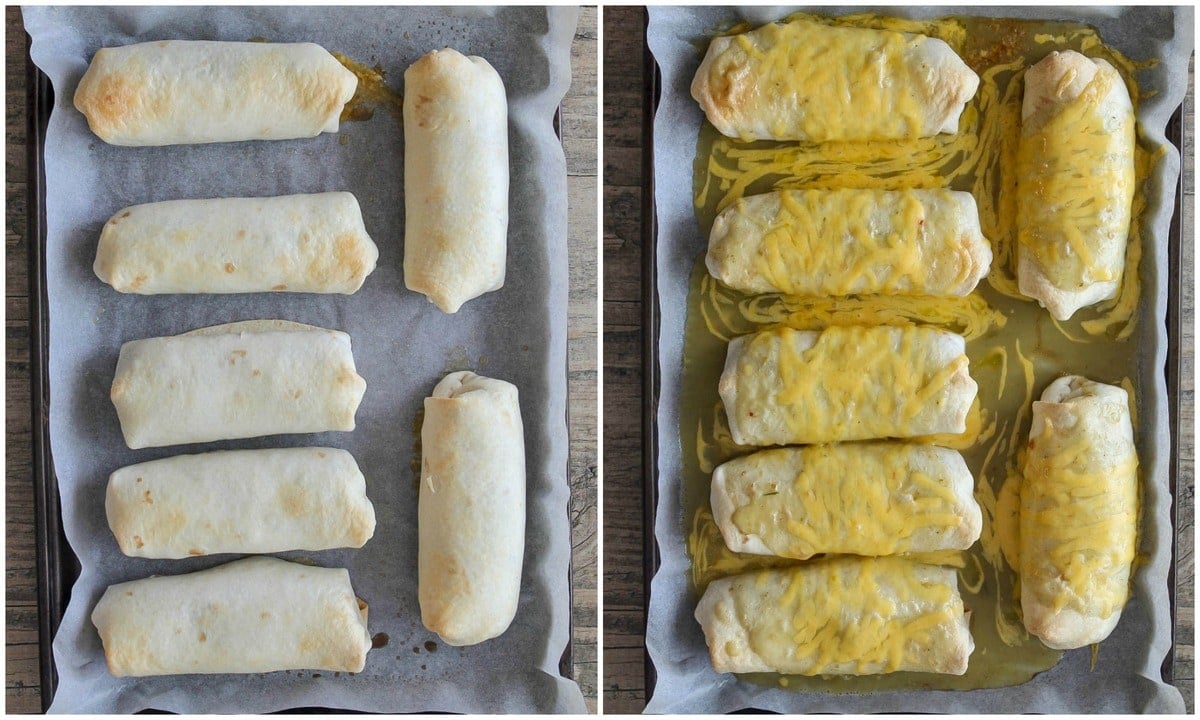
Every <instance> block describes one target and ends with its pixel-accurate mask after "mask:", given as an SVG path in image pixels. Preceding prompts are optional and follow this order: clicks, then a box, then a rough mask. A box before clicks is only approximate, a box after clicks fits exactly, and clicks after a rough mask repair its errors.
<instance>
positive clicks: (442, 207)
mask: <svg viewBox="0 0 1200 720" xmlns="http://www.w3.org/2000/svg"><path fill="white" fill-rule="evenodd" d="M404 215H405V217H404V284H405V286H406V287H408V289H409V290H414V291H416V292H419V293H421V294H422V295H425V296H426V297H428V298H429V300H430V302H432V303H433V304H434V305H437V307H438V308H439V309H441V310H442V311H443V312H447V313H454V312H458V309H459V307H461V306H462V304H463V303H465V302H466V301H468V300H470V299H471V298H475V297H478V296H480V295H482V294H483V293H486V292H490V291H492V290H499V289H500V288H501V287H503V286H504V262H505V254H506V253H507V251H508V101H507V100H506V99H505V95H504V83H503V81H501V79H500V76H499V75H498V74H497V73H496V71H495V70H494V69H492V66H491V65H489V64H488V62H487V61H486V60H484V59H483V58H481V57H465V56H463V55H462V54H460V53H458V52H456V51H455V50H452V49H450V48H447V49H445V50H434V51H433V52H431V53H429V54H428V55H425V56H424V57H422V58H421V59H420V60H417V61H416V62H415V63H413V64H412V66H411V67H409V68H408V70H406V71H405V73H404Z"/></svg>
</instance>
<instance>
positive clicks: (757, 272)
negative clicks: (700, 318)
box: [705, 190, 992, 297]
mask: <svg viewBox="0 0 1200 720" xmlns="http://www.w3.org/2000/svg"><path fill="white" fill-rule="evenodd" d="M705 262H706V264H707V265H708V271H709V272H710V273H712V275H713V277H715V278H716V279H718V280H720V281H721V282H723V283H725V284H726V285H728V286H730V287H732V288H734V289H736V290H741V291H742V292H747V293H785V294H788V295H812V296H833V295H854V294H880V295H953V296H960V297H961V296H963V295H966V294H968V293H970V292H971V291H972V290H974V289H975V286H976V285H977V284H978V283H979V280H980V278H982V277H983V276H985V275H987V272H988V269H989V267H990V266H991V263H992V249H991V246H990V245H989V244H988V241H987V239H986V238H985V237H984V236H983V232H982V231H981V230H980V228H979V210H978V208H977V207H976V205H975V198H973V197H971V194H970V193H965V192H955V191H953V190H899V191H892V190H782V191H778V192H772V193H766V194H765V195H753V196H750V197H744V198H741V199H740V200H738V201H737V202H735V203H734V204H733V205H730V206H729V207H727V208H725V210H723V211H722V212H721V214H720V215H718V216H717V219H716V220H715V221H714V222H713V226H712V232H711V233H710V234H709V239H708V255H707V256H706V258H705Z"/></svg>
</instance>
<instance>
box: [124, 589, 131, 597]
mask: <svg viewBox="0 0 1200 720" xmlns="http://www.w3.org/2000/svg"><path fill="white" fill-rule="evenodd" d="M125 597H133V591H132V590H126V591H125Z"/></svg>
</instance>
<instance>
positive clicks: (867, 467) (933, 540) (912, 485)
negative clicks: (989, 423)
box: [711, 443, 983, 560]
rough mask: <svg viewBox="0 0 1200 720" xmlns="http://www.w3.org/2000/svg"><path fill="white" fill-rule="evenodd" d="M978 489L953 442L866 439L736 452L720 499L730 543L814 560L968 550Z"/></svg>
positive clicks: (717, 487)
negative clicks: (952, 447)
mask: <svg viewBox="0 0 1200 720" xmlns="http://www.w3.org/2000/svg"><path fill="white" fill-rule="evenodd" d="M974 491H975V480H974V478H973V477H971V471H970V470H968V469H967V463H966V462H965V461H964V460H963V458H962V456H961V455H959V454H958V453H957V452H955V451H953V450H949V449H946V448H940V447H935V446H933V445H917V444H910V443H865V444H863V443H857V444H835V445H808V446H805V447H797V448H780V449H776V450H764V451H762V452H757V453H753V454H751V455H746V456H743V457H740V458H736V459H734V460H730V461H729V462H727V463H725V464H723V465H720V466H718V467H717V469H716V470H715V471H714V472H713V477H712V492H711V499H712V510H713V517H714V519H715V520H716V522H717V526H718V527H719V528H720V529H721V534H722V535H723V536H724V538H725V544H726V545H728V546H729V549H730V550H733V551H734V552H741V553H753V554H756V555H777V556H779V557H789V558H797V559H800V560H806V559H808V558H810V557H812V556H813V555H818V554H821V553H843V554H850V555H867V556H871V555H897V554H901V553H912V552H932V551H938V550H966V549H967V548H969V547H971V545H973V544H974V543H975V541H976V540H978V539H979V533H980V531H981V530H982V527H983V515H982V512H981V511H980V509H979V503H977V502H976V501H975V493H974Z"/></svg>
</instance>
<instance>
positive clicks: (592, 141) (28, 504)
mask: <svg viewBox="0 0 1200 720" xmlns="http://www.w3.org/2000/svg"><path fill="white" fill-rule="evenodd" d="M597 16H598V12H597V10H596V8H595V7H590V8H584V9H583V11H582V13H581V15H580V21H579V27H578V28H577V30H576V34H575V40H574V42H573V44H572V48H571V62H572V70H573V78H572V83H571V89H570V90H569V91H568V92H567V96H566V98H565V99H564V101H563V106H562V109H563V112H562V131H563V147H564V150H565V153H566V158H567V172H568V180H567V193H568V197H567V203H568V207H569V208H570V222H569V228H568V243H569V247H568V251H569V253H568V254H569V258H568V259H569V265H570V301H569V306H568V392H569V395H570V423H571V447H570V453H571V466H570V481H571V516H572V523H573V528H572V546H573V554H572V557H573V563H574V576H573V582H574V593H575V597H574V607H573V617H574V623H575V634H574V664H575V677H576V679H578V680H579V684H580V686H581V687H582V688H583V692H584V697H585V698H586V699H587V702H588V707H589V709H591V710H593V711H594V710H595V707H596V692H597V677H598V674H597V663H596V655H597V653H596V644H597V617H598V610H597V596H596V592H597V591H596V588H597V582H596V572H597V570H596V568H597V562H596V557H597V535H596V515H597V512H596V509H597V467H596V456H597V451H596V382H597V377H598V372H597V342H598V340H597V323H596V316H597V312H596V295H597V273H598V269H597V267H596V235H597V229H596V225H597V223H596V189H597V182H598V179H597V172H596V132H597V129H596V100H597V99H596V77H597V63H598V47H597V45H598V43H597V37H598V33H597ZM5 31H6V32H5V36H6V44H5V53H6V61H7V74H6V75H7V77H6V85H5V90H6V109H7V113H6V143H5V169H6V179H7V181H6V186H5V194H6V196H7V214H6V218H5V219H6V223H5V228H6V229H5V250H6V267H5V271H6V275H5V289H6V296H5V310H6V315H5V331H6V343H5V360H6V373H5V390H6V395H5V397H6V403H5V417H6V425H5V432H6V436H5V442H6V450H7V458H6V460H7V462H6V474H5V489H6V507H5V516H6V519H7V523H6V536H5V568H6V572H5V579H6V588H7V593H6V597H5V607H6V610H7V624H6V628H5V654H6V661H7V662H6V664H5V667H6V671H5V674H6V683H5V701H6V706H7V711H8V712H10V713H32V712H40V710H41V694H40V693H41V690H40V687H39V676H38V644H37V640H38V638H37V584H36V577H35V574H34V572H35V560H36V556H35V545H34V534H33V517H34V509H33V485H32V480H31V478H32V475H31V468H30V462H31V459H30V458H31V450H30V442H31V440H30V405H29V403H30V392H29V314H28V307H29V290H28V276H27V257H28V256H27V252H28V242H27V238H26V237H25V222H26V206H27V198H28V193H27V189H26V160H25V158H26V148H25V118H26V112H27V111H26V95H25V71H26V59H25V52H26V50H25V45H26V37H25V33H24V29H23V26H22V24H21V17H20V10H19V9H17V8H14V7H9V8H7V9H6V11H5Z"/></svg>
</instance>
